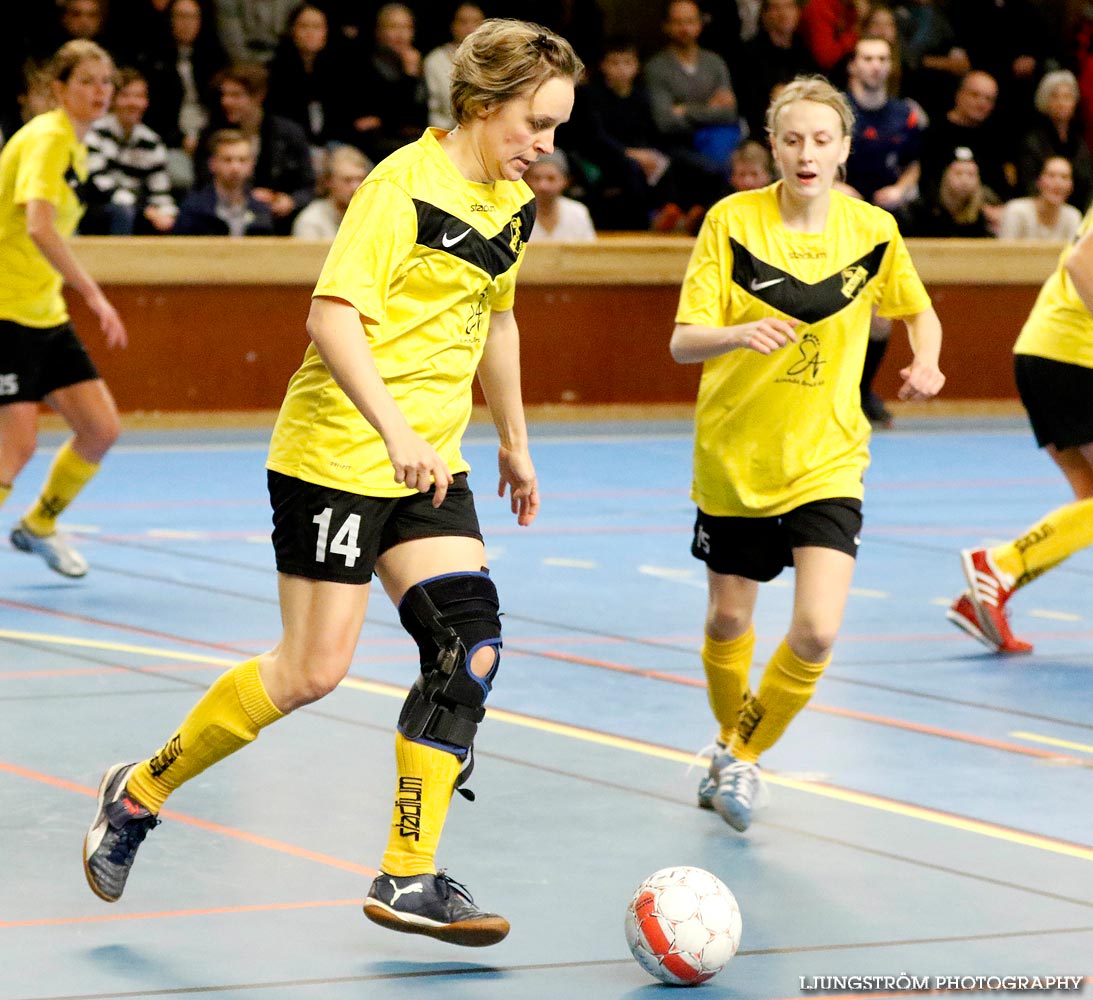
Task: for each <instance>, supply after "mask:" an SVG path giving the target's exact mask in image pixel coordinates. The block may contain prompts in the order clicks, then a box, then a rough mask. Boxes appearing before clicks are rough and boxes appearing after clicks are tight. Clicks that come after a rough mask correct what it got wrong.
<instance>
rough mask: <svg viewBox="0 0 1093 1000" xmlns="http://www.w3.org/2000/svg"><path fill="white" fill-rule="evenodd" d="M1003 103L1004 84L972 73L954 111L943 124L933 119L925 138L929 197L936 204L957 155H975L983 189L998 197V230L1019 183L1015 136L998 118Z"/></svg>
mask: <svg viewBox="0 0 1093 1000" xmlns="http://www.w3.org/2000/svg"><path fill="white" fill-rule="evenodd" d="M997 98H998V84H997V83H995V80H994V77H992V76H991V75H990V74H989V73H982V72H980V71H978V70H972V71H971V72H970V73H968V74H967V75H966V76H965V77H964V79H963V80H962V81H961V83H960V86H959V88H957V91H956V96H955V97H954V98H953V106H952V108H951V109H950V110H949V111H948V113H947V114H945V115H942V116H941V117H940V118H938V119H931V120H930V127H929V128H928V129H927V130H926V134H925V135H924V136H923V139H922V178H921V180H920V181H919V185H920V187H921V188H922V190H923V192H924V194H925V196H926V197H927V198H928V199H931V200H932V199H933V197H934V195H935V194H936V193H937V189H938V185H939V184H940V183H941V175H942V173H943V171H944V170H945V169H946V168H947V167H948V166H949V164H950V163H952V162H953V159H954V157H955V156H956V155H957V150H971V153H972V158H973V159H974V160H975V162H976V163H977V164H978V165H979V170H980V172H981V179H982V181H983V184H984V186H985V187H987V188H989V189H990V191H991V192H992V195H991V196H990V197H989V200H988V207H987V214H988V216H989V217H990V219H991V224H992V225H994V226H997V224H998V220H999V217H1000V215H1001V207H1000V206H1001V204H1002V202H1003V201H1004V200H1006V199H1007V198H1009V197H1011V196H1012V194H1013V193H1014V184H1015V183H1016V181H1017V168H1016V166H1015V165H1014V159H1015V146H1016V141H1015V136H1014V135H1013V134H1012V132H1008V131H1006V130H1005V128H1004V126H1002V125H1000V124H998V119H997V118H996V117H995V116H994V107H995V101H996V100H997ZM993 206H998V207H997V208H994V207H993Z"/></svg>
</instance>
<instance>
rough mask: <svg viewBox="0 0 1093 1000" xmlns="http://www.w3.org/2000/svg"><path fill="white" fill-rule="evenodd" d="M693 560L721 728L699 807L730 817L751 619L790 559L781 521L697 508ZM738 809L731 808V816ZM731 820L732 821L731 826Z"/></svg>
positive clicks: (709, 682) (705, 657) (711, 693)
mask: <svg viewBox="0 0 1093 1000" xmlns="http://www.w3.org/2000/svg"><path fill="white" fill-rule="evenodd" d="M691 555H693V556H694V557H695V558H696V559H699V560H701V561H702V562H704V563H705V564H706V573H707V582H708V588H709V598H708V602H707V608H706V623H705V629H704V633H705V634H704V637H703V642H702V666H703V669H704V671H705V674H706V693H707V696H708V698H709V702H710V708H711V709H712V711H713V714H714V718H715V719H716V720H717V724H718V735H717V741H716V743H715V744H714V746H713V752H712V753H711V755H710V767H709V770H708V771H707V773H706V775H705V776H704V777H703V778H702V780H701V781H700V782H699V785H698V804H699V806H700V807H701V808H703V809H714V810H716V811H717V812H718V814H719V815H721V816H722V817H723V818H727V812H726V808H725V807H726V804H727V803H728V799H729V797H731V796H733V795H734V794H735V792H736V779H735V774H736V770H737V767H736V763H737V762H736V758H734V757H733V755H732V751H731V750H730V749H729V746H730V744H731V742H732V739H733V737H734V735H735V733H736V727H737V725H738V724H739V721H740V716H741V712H742V710H743V708H744V705H745V704H746V703H747V700H748V698H750V692H749V689H748V677H749V674H750V671H751V663H752V655H753V653H754V650H755V630H754V628H753V627H752V616H753V614H754V612H755V602H756V598H757V597H758V594H759V583H760V581H766V580H773V579H774V578H775V577H776V576H777V575H778V574H779V573H780V572H781V571H782V570H783V569H784V568H785V567H786V566H787V565H788V564H789V563H790V561H791V560H792V554H791V553H790V550H789V548H788V546H787V545H786V541H785V538H784V536H783V533H782V529H781V525H780V523H779V520H778V518H773V517H718V516H713V515H710V514H707V513H706V512H705V511H703V510H699V511H698V513H697V516H696V518H695V527H694V537H693V539H692V542H691ZM734 808H735V807H733V806H732V805H731V803H730V804H728V814H731V812H732V811H733V809H734ZM730 822H731V820H730Z"/></svg>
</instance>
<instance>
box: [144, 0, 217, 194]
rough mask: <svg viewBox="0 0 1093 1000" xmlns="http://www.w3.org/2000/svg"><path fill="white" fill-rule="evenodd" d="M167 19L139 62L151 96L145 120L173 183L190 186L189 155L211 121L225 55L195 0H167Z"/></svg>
mask: <svg viewBox="0 0 1093 1000" xmlns="http://www.w3.org/2000/svg"><path fill="white" fill-rule="evenodd" d="M167 21H168V25H169V31H170V37H169V38H168V40H167V42H166V43H165V44H164V46H163V48H161V49H159V50H158V51H155V52H153V53H151V54H150V55H149V57H148V58H147V59H146V60H145V61H144V62H142V64H141V68H142V70H143V72H144V75H145V77H146V78H147V80H148V96H149V100H150V105H149V108H148V112H147V114H146V115H145V121H146V122H147V124H148V126H149V128H151V129H152V130H153V131H154V132H158V133H159V135H160V136H161V137H162V138H163V142H164V144H165V145H166V146H167V170H168V172H169V173H170V175H171V186H172V188H173V189H174V190H176V191H180V190H181V191H188V190H189V189H190V188H191V187H192V186H193V183H194V165H193V156H194V153H195V152H196V150H197V145H198V142H199V141H200V138H201V134H202V132H203V131H204V129H205V127H206V126H207V125H208V124H209V118H210V114H211V110H210V104H211V103H212V98H211V93H212V92H211V84H212V79H213V76H214V74H216V73H217V72H218V71H219V70H221V69H223V68H224V65H225V63H226V56H225V54H224V50H223V48H221V46H220V41H219V40H218V39H217V37H216V32H215V30H214V25H213V24H212V22H211V21H209V20H208V19H207V18H206V17H205V15H204V13H203V12H202V6H201V4H200V3H199V2H198V0H170V3H169V4H168V7H167Z"/></svg>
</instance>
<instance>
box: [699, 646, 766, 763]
mask: <svg viewBox="0 0 1093 1000" xmlns="http://www.w3.org/2000/svg"><path fill="white" fill-rule="evenodd" d="M754 652H755V629H754V628H752V627H750V626H749V627H748V630H747V632H745V633H744V634H743V635H741V636H737V637H736V638H735V639H727V640H720V639H714V638H712V637H711V636H709V635H707V636H706V641H705V642H704V643H703V644H702V666H703V667H705V668H706V694H707V696H708V697H709V699H710V708H712V709H713V714H714V718H715V719H717V723H718V725H719V726H720V727H721V731H720V734H719V735H718V739H719V740H720V741H721V742H722V743H724V744H726V745H728V743H729V742H730V741H731V740H732V736H733V733H734V732H736V723H737V720H738V719H739V717H740V709H741V708H742V707H743V705H744V698H745V697H746V695H747V693H748V674H749V673H750V671H751V658H752V654H753V653H754Z"/></svg>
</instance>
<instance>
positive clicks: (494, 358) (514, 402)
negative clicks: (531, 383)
mask: <svg viewBox="0 0 1093 1000" xmlns="http://www.w3.org/2000/svg"><path fill="white" fill-rule="evenodd" d="M478 381H479V383H480V384H481V386H482V392H483V394H484V395H485V397H486V405H487V406H489V408H490V417H491V418H492V419H493V423H494V426H495V427H496V428H497V436H498V438H499V439H500V442H501V445H500V447H499V449H498V451H497V467H498V472H499V474H500V475H499V479H498V483H497V495H498V496H501V497H503V496H504V495H505V490H506V489H507V490H508V492H509V500H510V507H511V509H512V512H513V513H514V514H515V515H516V520H517V523H519V524H521V525H525V526H526V525H529V524H531V522H532V521H534V520H535V515H536V514H538V512H539V482H538V480H537V479H536V476H535V466H534V465H533V464H532V461H531V454H530V452H529V451H528V429H527V421H526V419H525V417H524V400H523V395H522V393H521V390H520V331H519V328H518V327H517V325H516V317H515V316H514V315H513V312H512V310H511V309H503V310H499V311H496V312H493V313H491V314H490V330H489V335H488V336H487V337H486V347H485V350H484V351H483V352H482V361H481V362H480V363H479V365H478Z"/></svg>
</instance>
